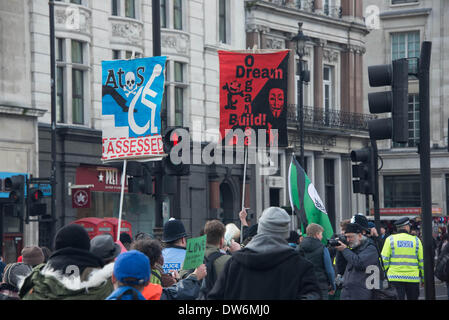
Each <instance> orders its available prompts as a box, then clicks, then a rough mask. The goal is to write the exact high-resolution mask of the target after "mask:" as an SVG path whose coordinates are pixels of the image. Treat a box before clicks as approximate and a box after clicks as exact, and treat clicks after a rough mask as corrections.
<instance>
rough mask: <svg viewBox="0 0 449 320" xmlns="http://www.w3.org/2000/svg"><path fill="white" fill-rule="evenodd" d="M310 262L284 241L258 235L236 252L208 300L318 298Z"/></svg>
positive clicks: (318, 294) (278, 238)
mask: <svg viewBox="0 0 449 320" xmlns="http://www.w3.org/2000/svg"><path fill="white" fill-rule="evenodd" d="M320 298H321V296H320V290H319V288H318V283H317V280H316V276H315V273H314V272H313V265H312V264H311V263H310V262H309V261H307V260H306V259H305V258H303V257H302V256H301V255H300V254H299V253H298V252H297V251H295V250H294V249H293V248H292V247H290V246H289V245H288V243H287V241H286V240H284V239H282V238H280V237H275V236H272V235H267V234H257V235H256V236H254V237H253V238H252V240H251V241H250V242H249V243H248V245H247V246H246V247H245V248H243V249H242V250H239V251H236V252H234V253H233V254H232V256H231V258H230V259H229V260H228V262H227V263H226V265H225V267H224V270H223V272H222V273H221V274H220V276H219V277H218V279H217V281H216V282H215V285H214V287H213V288H212V290H211V291H210V292H209V296H208V299H211V300H222V299H225V300H245V299H246V300H254V299H257V300H264V299H268V300H277V299H281V300H288V299H320Z"/></svg>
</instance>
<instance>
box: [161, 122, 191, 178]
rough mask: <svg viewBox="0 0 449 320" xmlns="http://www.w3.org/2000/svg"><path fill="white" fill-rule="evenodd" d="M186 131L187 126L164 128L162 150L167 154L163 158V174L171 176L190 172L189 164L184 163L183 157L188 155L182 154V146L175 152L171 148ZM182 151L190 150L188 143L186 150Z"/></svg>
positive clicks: (187, 130)
mask: <svg viewBox="0 0 449 320" xmlns="http://www.w3.org/2000/svg"><path fill="white" fill-rule="evenodd" d="M186 133H187V134H188V133H189V128H186V127H168V128H167V129H166V130H165V133H164V136H163V142H164V152H165V153H166V154H167V156H166V157H165V158H164V160H163V163H164V170H165V174H168V175H173V176H185V175H189V174H190V165H189V164H188V163H184V159H185V158H186V157H189V158H190V155H189V154H186V155H183V154H182V152H183V150H182V148H177V149H178V150H177V154H176V150H172V149H173V148H174V147H175V146H176V145H178V144H179V143H180V142H181V141H182V139H183V135H184V136H185V134H186ZM184 151H187V152H190V144H189V148H188V150H184Z"/></svg>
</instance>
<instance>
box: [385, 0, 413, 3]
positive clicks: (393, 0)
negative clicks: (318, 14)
mask: <svg viewBox="0 0 449 320" xmlns="http://www.w3.org/2000/svg"><path fill="white" fill-rule="evenodd" d="M416 2H418V0H391V4H403V3H416Z"/></svg>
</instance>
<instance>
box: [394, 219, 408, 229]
mask: <svg viewBox="0 0 449 320" xmlns="http://www.w3.org/2000/svg"><path fill="white" fill-rule="evenodd" d="M409 224H410V219H409V218H407V217H404V218H401V219H399V220H397V221H396V222H395V223H394V225H395V226H396V227H397V228H399V227H403V226H406V225H409Z"/></svg>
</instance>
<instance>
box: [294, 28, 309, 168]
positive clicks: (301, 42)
mask: <svg viewBox="0 0 449 320" xmlns="http://www.w3.org/2000/svg"><path fill="white" fill-rule="evenodd" d="M308 40H309V37H307V36H306V35H304V33H303V32H302V22H298V34H297V35H296V36H294V37H293V38H292V39H291V41H292V42H296V54H297V55H298V63H297V66H296V69H297V74H298V81H297V87H298V96H297V98H298V108H297V110H296V112H297V121H298V125H299V141H300V164H301V167H303V168H304V105H303V82H309V78H310V75H309V71H308V70H303V66H302V57H303V56H304V54H305V47H306V41H308Z"/></svg>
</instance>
